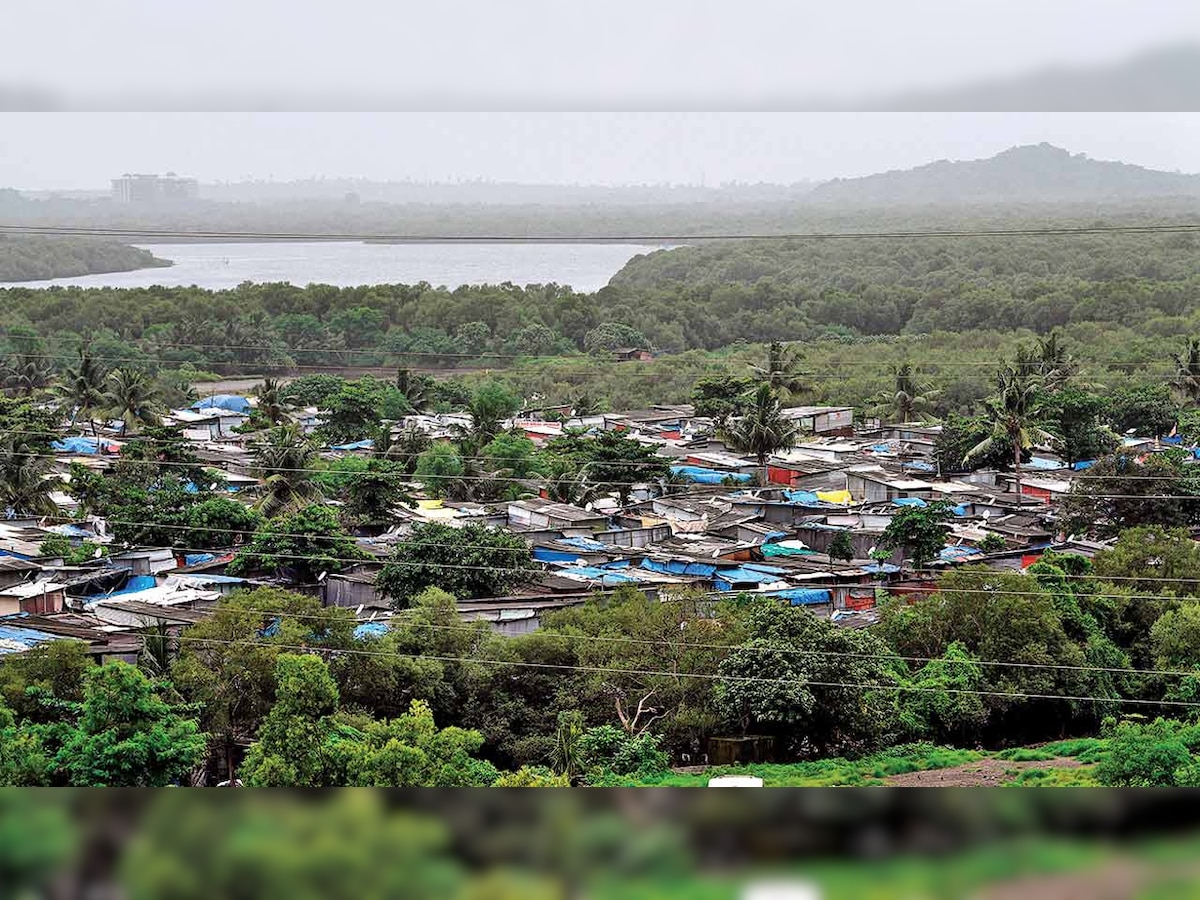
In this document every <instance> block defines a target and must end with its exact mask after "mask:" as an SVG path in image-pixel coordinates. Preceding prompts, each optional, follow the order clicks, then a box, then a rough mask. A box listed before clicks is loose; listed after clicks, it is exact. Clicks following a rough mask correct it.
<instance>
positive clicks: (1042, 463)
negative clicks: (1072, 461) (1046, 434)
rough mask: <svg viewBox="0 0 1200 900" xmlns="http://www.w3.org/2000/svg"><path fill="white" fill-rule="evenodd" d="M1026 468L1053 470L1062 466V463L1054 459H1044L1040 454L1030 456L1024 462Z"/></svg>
mask: <svg viewBox="0 0 1200 900" xmlns="http://www.w3.org/2000/svg"><path fill="white" fill-rule="evenodd" d="M1025 468H1027V469H1040V470H1042V471H1046V472H1049V471H1053V470H1054V469H1061V468H1063V464H1062V463H1061V462H1059V461H1058V460H1056V459H1045V458H1044V457H1041V456H1034V457H1032V458H1031V459H1030V460H1029V462H1027V463H1025Z"/></svg>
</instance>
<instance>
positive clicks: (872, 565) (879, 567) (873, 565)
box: [862, 562, 900, 575]
mask: <svg viewBox="0 0 1200 900" xmlns="http://www.w3.org/2000/svg"><path fill="white" fill-rule="evenodd" d="M862 570H863V571H864V572H870V573H871V574H872V575H891V574H893V573H895V572H899V571H900V567H899V566H894V565H892V564H891V563H879V562H869V563H867V564H866V565H864V566H863V567H862Z"/></svg>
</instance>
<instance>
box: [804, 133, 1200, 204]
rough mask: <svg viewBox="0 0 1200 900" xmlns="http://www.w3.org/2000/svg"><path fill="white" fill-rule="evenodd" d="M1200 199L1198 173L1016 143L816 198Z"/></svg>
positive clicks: (824, 190) (829, 189)
mask: <svg viewBox="0 0 1200 900" xmlns="http://www.w3.org/2000/svg"><path fill="white" fill-rule="evenodd" d="M1170 196H1192V197H1194V196H1200V175H1185V174H1181V173H1177V172H1162V171H1157V170H1154V169H1147V168H1144V167H1142V166H1135V165H1131V164H1129V163H1122V162H1107V161H1101V160H1095V159H1089V158H1088V157H1087V156H1086V155H1085V154H1082V153H1074V154H1073V153H1071V152H1069V151H1067V150H1063V149H1062V148H1061V147H1054V146H1052V145H1050V144H1037V145H1029V146H1024V147H1013V148H1011V149H1009V150H1005V151H1004V152H1002V153H999V154H997V155H996V156H993V157H991V158H990V159H974V160H964V161H957V162H953V161H950V160H944V159H943V160H938V161H937V162H932V163H929V164H927V165H924V166H918V167H917V168H915V169H905V170H895V171H891V172H883V173H880V174H877V175H867V176H865V177H862V178H838V179H834V180H833V181H828V182H826V183H824V184H822V185H820V186H818V187H817V188H816V189H815V190H814V191H813V192H812V194H811V195H810V200H811V201H812V202H814V203H823V204H836V205H847V206H867V205H914V204H927V203H933V204H960V205H961V204H972V203H1038V202H1064V201H1075V202H1078V201H1111V200H1122V201H1125V200H1134V199H1142V198H1151V197H1170Z"/></svg>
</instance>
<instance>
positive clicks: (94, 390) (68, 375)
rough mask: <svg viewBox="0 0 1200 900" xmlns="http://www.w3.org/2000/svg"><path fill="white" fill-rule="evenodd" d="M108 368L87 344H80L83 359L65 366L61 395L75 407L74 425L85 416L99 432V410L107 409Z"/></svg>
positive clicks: (93, 432) (72, 413) (72, 415)
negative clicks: (97, 427)
mask: <svg viewBox="0 0 1200 900" xmlns="http://www.w3.org/2000/svg"><path fill="white" fill-rule="evenodd" d="M107 379H108V371H107V370H106V369H105V368H104V366H103V365H102V364H101V363H100V362H99V361H98V360H97V359H96V358H95V357H94V356H92V355H91V354H89V353H88V350H87V348H86V347H80V348H79V362H78V363H76V364H75V365H74V366H68V367H67V368H66V369H64V370H63V373H62V380H61V381H60V382H59V385H58V395H59V397H61V398H62V399H63V400H65V401H66V402H67V404H68V405H70V407H71V410H72V412H71V425H72V427H74V425H75V422H76V421H77V420H78V419H79V417H80V416H83V417H84V418H85V419H86V420H87V421H88V422H90V423H91V426H92V434H95V433H96V420H95V419H96V417H95V414H96V413H98V412H100V411H101V410H103V409H104V407H105V403H106V401H107V397H106V395H105V390H104V388H105V383H106V381H107Z"/></svg>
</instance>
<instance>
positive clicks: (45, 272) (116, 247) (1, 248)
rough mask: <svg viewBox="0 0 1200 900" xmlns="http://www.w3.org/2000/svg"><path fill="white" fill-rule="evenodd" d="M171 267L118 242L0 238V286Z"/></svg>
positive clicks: (63, 238)
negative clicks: (5, 283)
mask: <svg viewBox="0 0 1200 900" xmlns="http://www.w3.org/2000/svg"><path fill="white" fill-rule="evenodd" d="M170 264H171V263H170V261H169V260H165V259H159V258H158V257H156V256H155V255H154V254H153V253H151V252H150V251H148V250H142V249H141V248H139V247H131V246H129V245H128V244H122V243H119V242H118V241H104V240H92V239H91V238H74V237H24V236H22V237H17V236H14V235H0V282H19V281H40V280H42V279H46V278H75V277H77V276H80V275H99V274H102V273H104V272H131V271H133V270H134V269H148V268H151V267H156V266H169V265H170Z"/></svg>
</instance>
